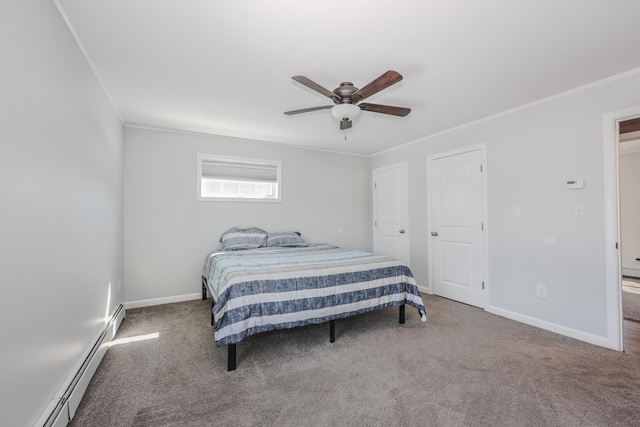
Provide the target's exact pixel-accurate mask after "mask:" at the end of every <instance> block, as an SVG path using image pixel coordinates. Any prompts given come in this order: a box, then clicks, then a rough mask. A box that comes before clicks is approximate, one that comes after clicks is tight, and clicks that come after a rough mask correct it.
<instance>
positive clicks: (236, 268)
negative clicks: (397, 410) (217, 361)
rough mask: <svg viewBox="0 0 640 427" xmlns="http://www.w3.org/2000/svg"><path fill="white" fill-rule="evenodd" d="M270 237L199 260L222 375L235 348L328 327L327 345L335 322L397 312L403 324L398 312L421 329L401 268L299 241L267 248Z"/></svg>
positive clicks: (232, 365) (409, 279)
mask: <svg viewBox="0 0 640 427" xmlns="http://www.w3.org/2000/svg"><path fill="white" fill-rule="evenodd" d="M245 231H246V230H245ZM231 234H233V233H231ZM272 234H274V233H272ZM283 234H285V233H278V236H281V235H283ZM270 236H271V235H270V234H267V236H266V237H265V240H264V242H261V243H260V244H258V243H255V244H253V245H250V246H248V247H247V246H246V245H240V246H241V247H233V244H232V243H230V242H231V239H227V240H226V241H225V243H228V244H227V245H226V248H225V249H226V250H219V251H213V252H210V253H209V254H207V256H206V257H205V262H204V267H203V272H202V298H203V299H206V298H207V292H208V293H209V295H210V296H211V298H212V316H211V324H212V325H213V329H214V336H215V343H216V346H218V347H224V346H227V347H228V362H227V369H228V370H229V371H231V370H234V369H236V344H237V343H239V342H240V341H242V340H243V339H244V338H246V337H248V336H251V335H254V334H258V333H261V332H265V331H270V330H275V329H287V328H293V327H297V326H304V325H309V324H318V323H325V322H329V326H330V328H329V329H330V331H329V332H330V333H329V335H330V341H331V342H334V341H335V320H337V319H342V318H346V317H349V316H354V315H357V314H361V313H365V312H369V311H373V310H377V309H381V308H385V307H399V321H400V323H404V320H405V319H404V318H405V313H404V307H405V304H408V305H410V306H412V307H415V308H416V309H417V310H418V311H419V313H420V316H421V319H422V321H426V314H425V307H424V303H423V301H422V298H421V296H420V293H419V291H418V288H417V286H416V283H415V280H414V278H413V275H412V273H411V270H410V269H409V267H408V266H406V265H405V264H404V263H402V262H401V261H398V260H396V259H393V258H388V257H384V256H381V255H375V254H371V253H368V252H362V251H355V250H349V249H344V248H340V247H336V246H332V245H328V244H306V242H304V241H303V240H302V239H298V240H296V239H293V241H296V242H298V243H297V244H294V243H291V241H292V236H293V235H292V234H289V235H288V236H289V239H281V240H280V241H281V242H282V241H284V242H289V243H288V244H277V245H273V244H270V245H267V244H266V242H268V241H269V237H270ZM274 239H275V237H274ZM223 240H224V235H223V238H221V241H223ZM231 248H233V250H230V249H231Z"/></svg>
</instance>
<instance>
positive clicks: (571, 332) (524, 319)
mask: <svg viewBox="0 0 640 427" xmlns="http://www.w3.org/2000/svg"><path fill="white" fill-rule="evenodd" d="M486 311H488V312H489V313H492V314H496V315H498V316H502V317H506V318H507V319H511V320H515V321H517V322H521V323H525V324H527V325H531V326H535V327H537V328H540V329H544V330H547V331H551V332H555V333H557V334H560V335H564V336H567V337H570V338H575V339H577V340H580V341H584V342H588V343H589V344H594V345H597V346H600V347H606V348H610V349H612V350H616V351H618V348H617V346H616V345H615V344H612V343H611V342H610V340H609V339H607V338H606V337H602V336H599V335H594V334H590V333H588V332H583V331H579V330H577V329H573V328H569V327H566V326H562V325H558V324H555V323H551V322H547V321H546V320H540V319H536V318H535V317H530V316H526V315H524V314H520V313H516V312H513V311H509V310H505V309H503V308H499V307H495V306H489V308H487V310H486Z"/></svg>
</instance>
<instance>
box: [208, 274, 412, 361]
mask: <svg viewBox="0 0 640 427" xmlns="http://www.w3.org/2000/svg"><path fill="white" fill-rule="evenodd" d="M206 299H207V279H206V278H205V277H204V276H202V300H203V301H205V300H206ZM215 304H216V302H215V301H214V300H213V297H212V298H211V325H213V323H214V321H213V307H214V306H215ZM398 308H399V323H400V324H403V323H404V311H405V310H404V304H402V305H401V306H399V307H398ZM335 341H336V321H335V320H329V342H331V343H334V342H335ZM236 366H237V365H236V344H235V343H234V344H229V345H228V346H227V371H235V370H236Z"/></svg>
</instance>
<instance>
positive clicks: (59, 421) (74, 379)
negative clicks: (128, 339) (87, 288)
mask: <svg viewBox="0 0 640 427" xmlns="http://www.w3.org/2000/svg"><path fill="white" fill-rule="evenodd" d="M124 316H125V309H124V305H122V304H120V305H118V307H116V309H115V310H114V312H113V315H112V316H111V319H110V320H109V321H108V322H107V324H106V325H105V327H104V329H103V330H102V331H101V332H100V333H99V334H98V336H97V337H96V339H95V341H94V344H93V346H92V347H91V348H90V349H89V350H88V352H87V353H86V357H85V358H84V359H82V361H81V362H79V363H78V365H76V369H74V370H73V371H72V373H71V375H69V377H68V378H67V380H66V381H65V382H64V384H63V385H62V387H60V389H59V390H58V393H56V395H55V396H54V398H53V400H51V403H49V406H48V407H47V409H46V410H45V412H44V413H43V414H42V416H41V417H40V419H39V420H38V422H37V423H36V424H35V425H34V427H63V426H66V425H67V424H68V423H69V422H70V421H71V420H72V419H73V417H74V416H75V414H76V410H77V409H78V406H79V405H80V400H81V399H82V396H83V395H84V392H85V391H86V390H87V387H88V386H89V381H91V378H92V377H93V374H94V373H95V372H96V369H98V366H99V365H100V362H101V361H102V358H103V357H104V354H105V353H106V352H107V349H108V348H109V343H111V341H112V340H113V337H114V336H115V334H116V332H117V331H118V328H119V327H120V323H121V322H122V320H123V319H124Z"/></svg>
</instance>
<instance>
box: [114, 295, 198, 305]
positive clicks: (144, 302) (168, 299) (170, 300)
mask: <svg viewBox="0 0 640 427" xmlns="http://www.w3.org/2000/svg"><path fill="white" fill-rule="evenodd" d="M194 299H202V293H201V292H198V293H196V294H186V295H176V296H174V297H163V298H151V299H143V300H138V301H129V302H125V303H124V306H125V308H127V309H130V308H140V307H151V306H153V305H162V304H171V303H174V302H183V301H191V300H194Z"/></svg>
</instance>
